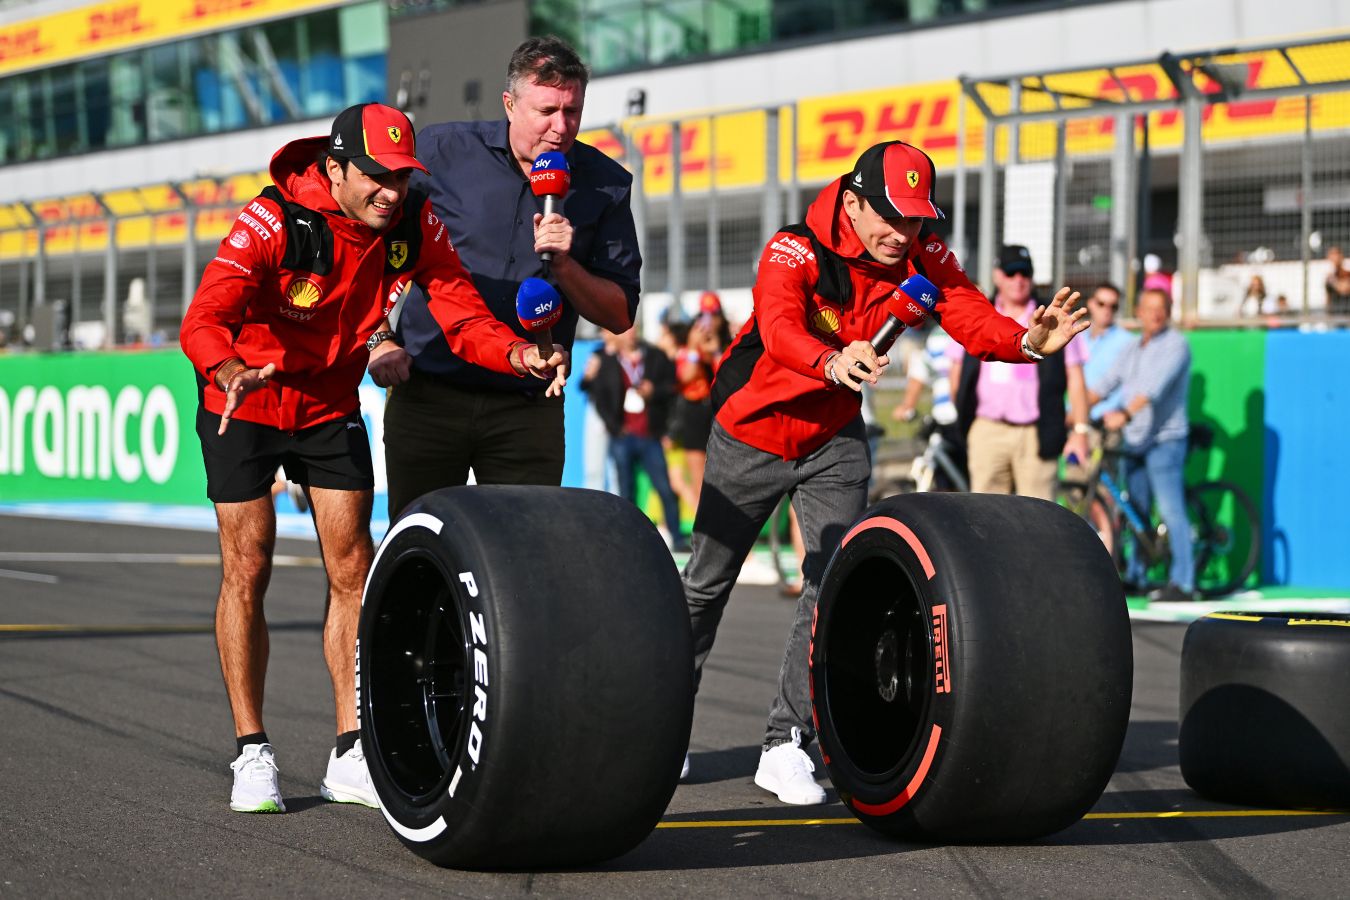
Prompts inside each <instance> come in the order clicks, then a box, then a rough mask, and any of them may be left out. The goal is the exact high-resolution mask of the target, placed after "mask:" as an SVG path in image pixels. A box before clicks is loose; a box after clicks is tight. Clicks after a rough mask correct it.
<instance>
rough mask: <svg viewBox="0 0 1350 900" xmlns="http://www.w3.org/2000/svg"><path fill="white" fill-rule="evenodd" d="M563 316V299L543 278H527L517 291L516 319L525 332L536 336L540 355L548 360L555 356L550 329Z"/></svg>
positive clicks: (535, 339)
mask: <svg viewBox="0 0 1350 900" xmlns="http://www.w3.org/2000/svg"><path fill="white" fill-rule="evenodd" d="M560 316H562V297H561V296H560V295H559V294H558V291H557V289H556V288H554V287H553V285H551V284H549V283H548V282H547V281H545V280H544V279H542V278H526V279H525V280H524V281H522V282H521V283H520V290H518V291H516V317H517V318H518V319H520V324H521V325H524V326H525V330H526V331H528V332H530V334H532V335H534V343H535V346H537V347H538V348H539V354H540V356H542V357H543V358H544V359H548V357H549V356H551V355H552V354H553V337H552V335H551V334H549V329H550V328H552V327H553V323H555V322H557V321H558V318H559V317H560Z"/></svg>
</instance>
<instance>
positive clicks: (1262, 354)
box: [1186, 330, 1266, 504]
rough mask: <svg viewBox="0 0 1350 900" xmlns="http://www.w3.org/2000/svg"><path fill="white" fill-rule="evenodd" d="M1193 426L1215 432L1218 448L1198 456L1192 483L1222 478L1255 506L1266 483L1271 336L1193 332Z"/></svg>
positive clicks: (1258, 332) (1189, 403)
mask: <svg viewBox="0 0 1350 900" xmlns="http://www.w3.org/2000/svg"><path fill="white" fill-rule="evenodd" d="M1186 339H1187V341H1188V342H1189V343H1190V345H1191V390H1190V396H1189V398H1188V400H1187V404H1186V406H1187V410H1188V412H1189V413H1190V417H1191V424H1192V425H1200V424H1204V425H1208V426H1209V427H1210V428H1212V429H1214V446H1213V447H1212V448H1211V449H1210V450H1209V451H1208V452H1205V451H1197V452H1195V453H1194V454H1193V455H1192V457H1191V459H1190V460H1189V464H1188V466H1187V470H1186V474H1187V479H1186V480H1187V483H1188V484H1193V483H1195V482H1197V481H1203V480H1205V479H1212V478H1223V479H1227V480H1229V481H1235V482H1237V484H1238V485H1239V486H1241V487H1242V489H1243V490H1245V491H1246V492H1247V494H1248V495H1249V496H1250V497H1251V498H1252V500H1254V501H1255V502H1256V503H1258V504H1259V503H1260V502H1261V496H1262V491H1261V485H1262V481H1263V479H1264V478H1265V469H1264V459H1265V443H1264V442H1265V437H1264V426H1263V423H1264V421H1265V408H1266V390H1265V384H1266V332H1265V331H1264V330H1252V331H1192V332H1190V333H1188V334H1187V335H1186Z"/></svg>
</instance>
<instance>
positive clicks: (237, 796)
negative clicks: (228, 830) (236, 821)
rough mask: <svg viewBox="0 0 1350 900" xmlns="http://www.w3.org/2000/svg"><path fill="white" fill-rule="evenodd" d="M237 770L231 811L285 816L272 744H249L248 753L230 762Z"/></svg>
mask: <svg viewBox="0 0 1350 900" xmlns="http://www.w3.org/2000/svg"><path fill="white" fill-rule="evenodd" d="M230 768H231V769H233V770H234V790H232V791H231V792H230V809H232V810H234V811H235V812H253V813H264V812H272V813H282V812H285V811H286V804H285V803H282V802H281V789H280V788H278V787H277V760H276V756H275V755H273V753H272V745H271V744H245V745H244V752H243V753H241V754H239V758H238V759H236V760H235V761H234V762H232V763H230Z"/></svg>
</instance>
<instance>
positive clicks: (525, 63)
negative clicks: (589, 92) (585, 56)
mask: <svg viewBox="0 0 1350 900" xmlns="http://www.w3.org/2000/svg"><path fill="white" fill-rule="evenodd" d="M590 77H591V72H590V70H589V69H587V68H586V64H585V63H583V62H582V61H581V57H580V56H577V51H575V50H573V49H572V46H571V45H570V44H568V43H567V42H566V41H564V40H563V39H562V38H560V37H555V36H553V35H551V34H546V35H544V36H543V37H532V38H530V39H529V40H527V41H525V43H523V44H521V45H520V46H519V47H517V48H516V50H515V52H514V53H512V54H511V63H510V65H508V66H507V67H506V89H507V90H508V91H510V92H511V93H513V94H514V93H515V92H516V85H517V84H519V83H520V80H521V79H522V78H532V79H534V81H535V83H537V84H543V85H548V86H549V87H557V86H558V85H561V84H566V83H567V82H569V81H578V82H580V83H581V87H582V89H583V90H584V89H585V87H586V82H587V81H589V80H590Z"/></svg>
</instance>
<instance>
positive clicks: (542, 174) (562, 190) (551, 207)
mask: <svg viewBox="0 0 1350 900" xmlns="http://www.w3.org/2000/svg"><path fill="white" fill-rule="evenodd" d="M571 184H572V172H571V170H570V169H568V167H567V157H565V156H563V155H562V154H561V153H559V152H558V151H557V150H550V151H549V152H547V153H541V154H539V155H538V156H536V157H535V159H534V165H533V166H531V167H530V190H531V191H533V192H534V195H535V196H536V197H543V198H544V215H546V216H547V215H549V214H551V213H553V212H556V211H557V206H558V201H559V200H560V199H562V197H564V196H565V195H566V194H567V189H568V187H570V186H571ZM539 258H540V259H542V260H543V261H544V266H545V270H546V273H547V267H548V263H549V262H550V261H551V260H552V259H553V254H552V253H551V252H549V251H544V252H543V253H541V254H539Z"/></svg>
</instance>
